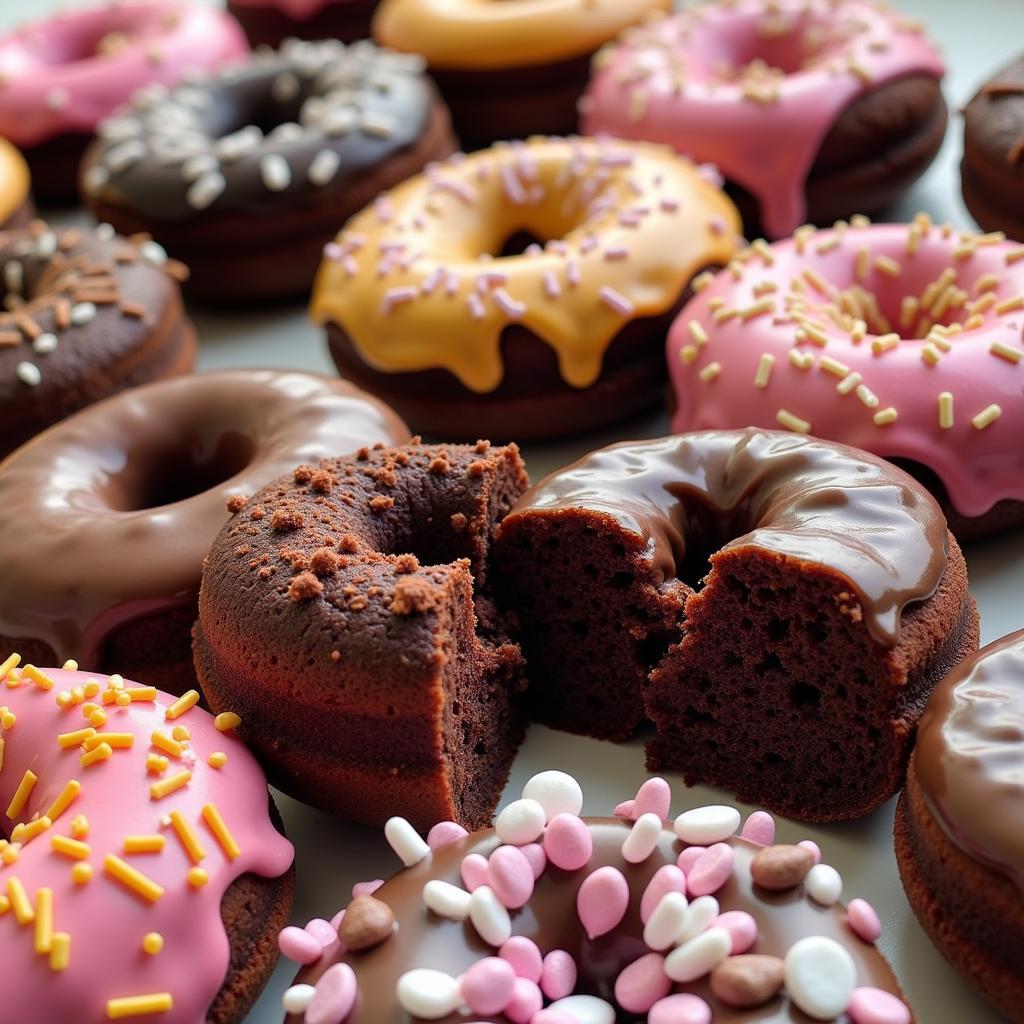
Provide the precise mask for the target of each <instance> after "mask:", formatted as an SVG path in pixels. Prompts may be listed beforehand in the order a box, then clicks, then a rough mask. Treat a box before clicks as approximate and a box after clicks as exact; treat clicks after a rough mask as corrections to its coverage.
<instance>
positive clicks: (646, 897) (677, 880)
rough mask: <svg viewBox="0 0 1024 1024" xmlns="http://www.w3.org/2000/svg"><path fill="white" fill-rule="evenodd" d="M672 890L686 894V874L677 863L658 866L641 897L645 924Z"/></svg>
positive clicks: (641, 910)
mask: <svg viewBox="0 0 1024 1024" xmlns="http://www.w3.org/2000/svg"><path fill="white" fill-rule="evenodd" d="M670 892H681V893H682V894H683V895H684V896H685V895H686V875H684V874H683V872H682V871H680V870H679V868H677V867H676V866H675V864H665V865H664V866H663V867H660V868H658V870H657V871H655V873H654V876H653V877H652V878H651V880H650V881H649V882H648V883H647V888H646V889H644V894H643V896H642V897H641V898H640V920H641V921H642V922H643V923H644V924H647V920H648V918H649V917H650V916H651V914H653V913H654V908H655V907H656V906H657V905H658V904H659V903H660V902H661V901H662V899H663V898H664V897H665V896H667V895H668V894H669V893H670Z"/></svg>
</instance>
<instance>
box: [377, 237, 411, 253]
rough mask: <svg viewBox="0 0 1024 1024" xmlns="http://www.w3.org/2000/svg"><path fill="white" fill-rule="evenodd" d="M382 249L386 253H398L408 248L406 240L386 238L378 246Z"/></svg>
mask: <svg viewBox="0 0 1024 1024" xmlns="http://www.w3.org/2000/svg"><path fill="white" fill-rule="evenodd" d="M378 248H379V249H380V251H381V252H382V253H384V254H386V255H387V254H393V255H397V254H398V253H400V252H404V251H405V249H406V248H407V246H406V244H405V242H401V241H399V240H398V239H397V238H386V239H385V240H384V241H383V242H381V243H380V245H379V246H378Z"/></svg>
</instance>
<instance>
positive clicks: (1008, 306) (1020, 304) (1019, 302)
mask: <svg viewBox="0 0 1024 1024" xmlns="http://www.w3.org/2000/svg"><path fill="white" fill-rule="evenodd" d="M1018 309H1024V295H1014V296H1013V297H1012V298H1009V299H1003V301H1002V302H997V303H996V312H997V313H998V314H999V315H1000V316H1002V314H1003V313H1013V312H1015V311H1016V310H1018Z"/></svg>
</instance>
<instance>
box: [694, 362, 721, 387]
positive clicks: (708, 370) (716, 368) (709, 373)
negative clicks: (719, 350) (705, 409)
mask: <svg viewBox="0 0 1024 1024" xmlns="http://www.w3.org/2000/svg"><path fill="white" fill-rule="evenodd" d="M721 372H722V364H721V363H708V365H707V366H705V367H704V368H703V369H702V370H701V371H700V372H699V373H698V374H697V376H698V377H700V379H701V380H702V381H704V383H705V384H707V383H709V382H711V381H713V380H714V379H715V378H716V377H717V376H718V375H719V374H720V373H721Z"/></svg>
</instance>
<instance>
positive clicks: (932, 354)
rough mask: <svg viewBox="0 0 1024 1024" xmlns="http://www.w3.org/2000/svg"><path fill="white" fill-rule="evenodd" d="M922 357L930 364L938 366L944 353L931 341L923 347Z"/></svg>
mask: <svg viewBox="0 0 1024 1024" xmlns="http://www.w3.org/2000/svg"><path fill="white" fill-rule="evenodd" d="M921 359H922V361H923V362H925V363H927V364H928V365H929V366H938V365H939V360H940V359H942V353H941V352H940V351H939V350H938V349H937V348H936V347H935V346H934V345H933V344H932V343H931V342H929V343H928V344H927V345H925V346H924V348H922V349H921Z"/></svg>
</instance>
